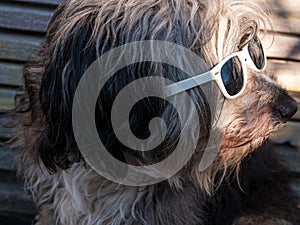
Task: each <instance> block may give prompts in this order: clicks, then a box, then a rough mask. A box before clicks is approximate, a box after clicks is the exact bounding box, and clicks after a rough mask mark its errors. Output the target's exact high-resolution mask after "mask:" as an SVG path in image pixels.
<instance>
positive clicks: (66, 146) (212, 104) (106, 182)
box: [14, 0, 300, 225]
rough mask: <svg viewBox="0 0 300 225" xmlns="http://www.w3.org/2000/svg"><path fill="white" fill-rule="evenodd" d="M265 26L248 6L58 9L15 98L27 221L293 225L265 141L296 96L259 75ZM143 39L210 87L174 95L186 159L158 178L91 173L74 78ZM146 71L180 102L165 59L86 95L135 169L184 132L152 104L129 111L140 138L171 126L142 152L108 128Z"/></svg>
mask: <svg viewBox="0 0 300 225" xmlns="http://www.w3.org/2000/svg"><path fill="white" fill-rule="evenodd" d="M268 23H269V21H268V19H267V14H266V13H265V12H264V11H263V10H262V9H261V8H260V7H259V6H257V5H256V4H254V3H252V2H251V1H248V0H247V1H246V0H245V1H239V0H224V1H221V0H209V1H208V0H188V1H187V0H181V1H178V0H155V1H152V0H148V1H142V0H121V1H119V0H80V1H78V0H66V1H64V2H63V3H61V4H60V5H59V6H58V8H57V9H56V11H55V13H54V15H53V17H52V19H51V21H50V24H49V26H48V30H47V34H46V38H45V41H44V43H43V45H42V47H41V49H40V52H39V54H37V55H35V56H33V57H32V60H31V63H29V64H27V65H26V67H25V69H24V80H25V91H24V94H23V95H22V96H21V98H20V100H19V102H18V105H17V107H16V109H15V111H14V115H15V117H16V121H17V122H16V127H15V139H14V142H15V143H14V145H15V146H17V148H18V149H21V152H20V154H19V156H18V158H17V171H18V176H19V177H20V178H21V179H22V182H23V183H24V187H25V189H26V190H28V191H29V193H30V194H31V196H32V198H33V200H34V202H35V203H36V205H37V208H38V210H39V213H38V215H37V217H36V224H43V225H50V224H51V225H54V224H57V225H63V224H64V225H77V224H85V225H96V224H97V225H100V224H111V225H112V224H116V225H120V224H128V225H129V224H130V225H132V224H144V225H146V224H147V225H159V224H162V225H168V224H170V225H171V224H172V225H187V224H188V225H196V224H198V225H200V224H201V225H206V224H207V225H208V224H209V225H211V224H215V225H230V224H234V225H240V224H242V225H252V224H256V225H257V224H261V225H284V224H285V225H287V224H294V225H297V224H300V216H299V215H300V210H299V207H298V206H297V197H296V194H295V193H293V191H292V190H291V189H290V187H289V182H290V180H291V178H290V177H289V173H288V172H287V169H286V168H285V167H284V166H283V165H282V164H281V161H280V160H279V158H278V157H277V156H276V155H275V153H274V152H273V151H272V150H271V149H272V145H271V144H269V143H268V142H267V139H268V137H269V136H270V134H271V133H272V132H274V131H276V130H277V129H279V128H280V127H282V126H283V124H284V123H285V122H286V121H287V120H288V119H290V118H291V117H292V116H293V115H294V113H295V112H296V111H297V103H296V102H295V100H294V99H292V98H291V97H290V96H289V94H288V93H287V91H285V90H284V89H282V88H281V87H280V86H279V85H278V84H277V83H276V81H275V80H274V78H273V77H272V75H271V74H270V73H268V72H266V70H265V66H266V57H265V55H264V52H263V48H262V45H261V40H260V39H261V38H262V37H263V32H262V30H263V29H264V28H265V25H266V24H268ZM142 41H160V42H167V43H172V44H176V46H181V47H183V48H185V49H186V50H189V51H191V52H192V53H193V54H195V55H196V56H197V57H199V58H200V59H201V61H202V62H203V63H202V64H201V65H200V64H199V65H198V66H197V69H198V70H199V71H197V73H198V75H199V74H200V75H199V76H198V77H201V76H202V77H204V76H207V77H209V79H211V81H207V82H205V83H204V84H203V85H196V86H195V85H194V86H193V87H188V88H186V89H184V90H181V91H182V92H184V93H187V95H186V96H188V97H189V98H191V99H192V102H193V103H194V104H195V111H196V112H197V113H198V115H199V117H198V118H197V126H194V128H196V129H199V130H201V132H200V133H199V135H198V136H196V135H194V133H188V137H187V139H185V140H186V142H185V143H186V144H185V145H187V144H188V143H190V142H195V143H196V149H195V151H194V152H193V154H192V155H191V157H190V158H189V160H188V162H187V163H186V164H185V165H184V166H183V167H182V168H181V169H180V170H179V171H177V172H176V173H175V174H172V176H170V177H167V178H166V179H164V180H160V181H159V182H156V183H152V184H149V185H126V184H120V183H118V182H115V181H112V180H110V179H108V178H106V177H105V176H103V175H101V174H99V173H98V172H97V170H96V169H95V167H94V165H92V164H90V162H89V161H88V160H87V158H88V156H87V155H85V154H82V151H80V149H79V144H78V141H77V139H76V133H75V132H74V126H73V125H74V121H73V120H72V118H73V119H74V113H73V112H72V110H74V102H75V100H74V99H76V93H77V92H76V91H77V88H78V86H79V83H80V80H81V79H82V77H83V76H84V74H85V73H86V71H87V70H88V68H89V66H90V65H92V63H93V62H94V61H95V60H97V58H99V57H101V56H103V55H104V54H105V53H107V52H109V51H110V50H112V49H114V48H117V47H120V46H123V45H126V44H130V43H133V42H142ZM147 43H148V42H147ZM163 51H164V50H163V49H161V52H163ZM149 52H151V51H150V50H149ZM180 57H181V56H180V55H179V54H178V55H175V57H174V58H180ZM243 57H244V58H243ZM243 60H244V61H245V62H242V61H243ZM246 61H247V62H246ZM111 64H112V65H113V63H111ZM244 65H246V67H245V66H244ZM207 71H209V72H207ZM211 74H213V75H211ZM246 74H247V76H246ZM152 75H155V76H156V77H164V78H167V79H169V80H171V81H172V82H173V83H175V86H174V85H172V82H171V83H169V84H166V85H165V84H162V85H158V86H161V87H162V88H163V90H165V89H168V88H169V90H170V93H171V94H170V96H171V95H172V96H173V98H174V99H177V98H179V97H180V96H182V95H184V93H177V92H176V87H178V85H177V84H178V82H181V81H185V82H186V83H188V84H190V83H191V80H189V79H190V78H191V77H192V79H194V78H193V76H191V75H190V74H187V73H186V72H184V71H182V70H181V69H180V68H176V67H174V66H172V65H169V64H167V63H163V62H157V61H156V62H151V61H144V62H136V63H133V64H131V65H128V66H126V67H124V68H122V69H119V70H117V71H116V72H115V73H114V75H113V77H112V78H111V79H109V80H108V82H106V84H105V85H104V86H103V89H102V90H101V92H100V93H96V92H97V91H96V90H93V89H92V90H91V93H94V92H95V94H98V95H99V96H98V98H97V102H96V105H95V107H94V109H95V113H94V114H95V115H96V116H95V123H96V126H97V132H98V136H99V137H100V138H101V140H103V142H104V145H105V146H107V150H108V152H109V153H110V154H111V155H112V156H113V157H114V158H116V159H117V160H118V161H120V162H123V163H127V164H131V165H136V166H143V165H150V164H154V163H157V162H159V161H161V160H164V159H166V158H168V156H169V155H170V154H172V152H173V150H174V145H176V144H177V143H178V142H179V136H180V135H182V133H183V131H180V129H181V128H182V126H180V123H179V122H178V119H179V118H178V115H177V114H176V112H174V107H172V106H171V105H170V104H166V103H165V101H162V100H160V99H159V98H153V97H152V98H146V99H144V100H141V101H140V102H139V104H138V106H136V107H135V108H134V110H133V111H132V112H131V114H130V118H131V129H132V132H133V133H134V134H135V135H136V136H137V137H138V138H140V139H146V138H147V137H149V135H150V134H149V129H150V128H149V127H148V124H149V121H150V120H151V118H153V117H157V116H159V117H161V118H163V119H164V120H166V121H167V122H166V124H167V129H170V131H167V132H166V135H165V139H164V142H163V144H162V145H161V146H160V147H157V148H155V150H154V151H150V152H147V153H145V152H138V151H135V150H134V149H129V148H128V147H126V146H124V145H123V144H122V143H121V142H120V141H118V140H117V137H116V135H115V133H114V131H113V129H112V125H111V123H110V121H111V113H112V107H113V102H114V100H115V98H116V97H117V95H118V93H119V92H120V91H121V90H122V88H124V87H125V86H126V85H127V84H129V83H130V82H131V81H134V80H136V79H138V78H147V77H150V76H152ZM194 75H195V74H194ZM196 75H197V74H196ZM217 76H218V78H215V77H217ZM199 79H202V78H199ZM213 79H215V80H214V81H212V80H213ZM165 87H167V88H165ZM174 90H175V92H176V93H175V92H174ZM135 91H136V90H135ZM138 91H140V90H138ZM172 96H171V97H172ZM81 104H82V105H83V104H84V103H83V102H81ZM183 107H187V105H185V104H183ZM186 111H189V109H187V110H186ZM176 115H177V116H176ZM119 116H121V115H120V114H119ZM196 129H194V130H193V131H195V130H196ZM215 132H220V134H221V135H216V136H214V134H215ZM212 136H213V137H214V138H213V139H212V138H211V137H212ZM210 140H212V142H216V143H218V144H216V145H215V147H214V148H215V149H217V153H216V155H214V157H213V158H212V160H211V163H208V164H207V165H204V166H203V167H202V169H201V168H200V164H201V163H203V160H202V159H203V157H204V156H205V152H210V149H209V148H207V146H208V144H209V143H210ZM185 145H183V146H182V149H183V150H185ZM201 165H202V164H201Z"/></svg>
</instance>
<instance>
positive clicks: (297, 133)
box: [270, 121, 300, 166]
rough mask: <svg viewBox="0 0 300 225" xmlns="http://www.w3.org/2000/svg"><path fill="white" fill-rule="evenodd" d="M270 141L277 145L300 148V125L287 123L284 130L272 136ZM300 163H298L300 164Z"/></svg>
mask: <svg viewBox="0 0 300 225" xmlns="http://www.w3.org/2000/svg"><path fill="white" fill-rule="evenodd" d="M270 140H271V141H272V142H273V143H276V144H284V143H289V144H290V145H292V146H296V147H300V123H297V122H292V121H290V122H287V123H286V125H285V126H284V127H283V128H281V129H280V130H278V131H277V132H276V133H274V134H273V135H272V136H271V138H270ZM299 156H300V152H299ZM299 162H300V161H298V163H299ZM299 166H300V163H299Z"/></svg>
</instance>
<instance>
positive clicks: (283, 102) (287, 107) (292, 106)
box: [273, 93, 298, 122]
mask: <svg viewBox="0 0 300 225" xmlns="http://www.w3.org/2000/svg"><path fill="white" fill-rule="evenodd" d="M273 110H274V114H275V116H276V117H278V119H280V120H281V121H282V122H286V121H288V120H289V119H291V118H292V117H293V115H295V113H296V112H297V110H298V103H297V102H296V100H295V99H293V98H292V97H291V96H289V95H288V94H287V93H282V94H281V95H280V96H278V98H277V100H276V101H275V104H274V108H273Z"/></svg>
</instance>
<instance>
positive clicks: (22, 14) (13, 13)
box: [0, 3, 52, 32]
mask: <svg viewBox="0 0 300 225" xmlns="http://www.w3.org/2000/svg"><path fill="white" fill-rule="evenodd" d="M0 15H1V16H0V27H3V28H8V29H13V30H22V31H35V32H45V31H46V29H47V25H48V22H49V21H50V18H51V16H52V10H49V9H43V8H35V7H30V6H27V7H25V6H22V7H20V6H18V5H7V4H3V3H0Z"/></svg>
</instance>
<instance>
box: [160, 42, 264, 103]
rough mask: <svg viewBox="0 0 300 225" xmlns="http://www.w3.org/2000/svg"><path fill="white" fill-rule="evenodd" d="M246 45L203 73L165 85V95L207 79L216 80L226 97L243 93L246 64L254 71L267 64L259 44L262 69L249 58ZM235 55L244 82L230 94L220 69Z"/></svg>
mask: <svg viewBox="0 0 300 225" xmlns="http://www.w3.org/2000/svg"><path fill="white" fill-rule="evenodd" d="M248 47H249V44H246V45H245V46H244V47H243V48H242V50H241V51H238V52H234V53H232V54H230V55H228V56H227V57H225V58H224V59H223V60H222V61H221V62H219V63H218V64H217V65H216V66H214V67H213V68H212V69H211V70H209V71H207V72H205V73H202V74H199V75H196V76H194V77H190V78H187V79H185V80H181V81H179V82H176V83H173V84H170V85H167V86H166V90H165V95H166V97H170V96H173V95H176V94H179V93H181V92H184V91H186V90H189V89H191V88H194V87H197V86H200V85H202V84H205V83H207V82H209V81H216V83H217V85H218V86H219V88H220V90H221V91H222V93H223V95H224V96H225V97H226V98H228V99H234V98H237V97H238V96H240V95H241V94H242V93H243V91H244V90H245V88H246V84H247V77H248V74H247V65H248V66H249V67H251V69H253V70H254V71H256V72H260V71H263V70H264V69H265V68H266V66H267V57H266V54H265V51H264V49H263V47H262V46H261V47H262V51H263V54H264V66H263V68H262V69H259V68H257V67H256V66H255V64H254V62H253V60H252V59H251V56H250V54H249V48H248ZM235 56H236V57H238V58H239V60H240V61H241V64H242V71H243V79H244V84H243V87H242V89H241V90H240V91H239V92H238V93H237V94H235V95H230V94H229V93H228V92H227V90H226V88H225V86H224V83H223V81H222V77H221V69H222V67H223V66H224V64H225V63H226V62H227V61H228V60H229V59H231V58H233V57H235Z"/></svg>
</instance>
